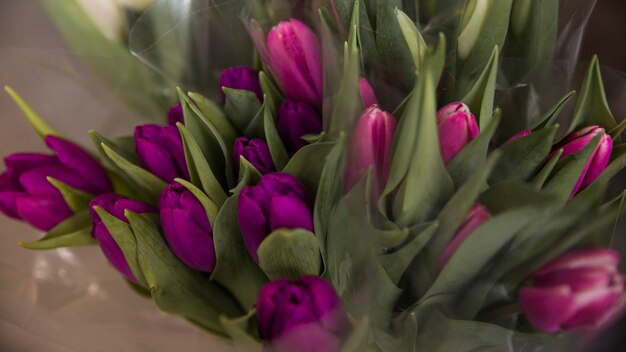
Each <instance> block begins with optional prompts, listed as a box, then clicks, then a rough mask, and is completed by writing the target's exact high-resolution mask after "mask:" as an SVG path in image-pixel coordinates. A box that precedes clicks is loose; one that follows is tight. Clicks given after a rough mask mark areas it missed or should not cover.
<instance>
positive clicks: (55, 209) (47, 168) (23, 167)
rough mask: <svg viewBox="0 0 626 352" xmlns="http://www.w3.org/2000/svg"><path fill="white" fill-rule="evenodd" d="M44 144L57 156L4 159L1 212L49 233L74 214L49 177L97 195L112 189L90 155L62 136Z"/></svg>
mask: <svg viewBox="0 0 626 352" xmlns="http://www.w3.org/2000/svg"><path fill="white" fill-rule="evenodd" d="M45 142H46V144H47V145H48V147H49V148H50V149H52V150H53V151H54V152H56V155H54V156H53V155H45V154H36V153H30V154H29V153H21V154H13V155H11V156H8V157H6V158H5V159H4V162H5V164H6V166H7V171H6V172H4V173H3V174H2V175H0V210H1V211H2V212H3V213H5V214H6V215H8V216H10V217H13V218H16V219H21V220H24V221H26V222H28V223H29V224H31V225H32V226H34V227H36V228H38V229H40V230H43V231H49V230H50V229H52V228H53V227H55V226H56V225H58V224H59V223H60V222H61V221H63V220H65V219H66V218H68V217H69V216H71V215H72V213H73V212H72V210H70V208H69V207H68V205H67V204H66V203H65V200H64V199H63V196H62V195H61V193H60V192H59V191H58V190H57V189H56V188H55V187H54V186H53V185H52V184H51V183H50V182H49V181H48V177H52V178H54V179H57V180H59V181H61V182H63V183H65V184H67V185H69V186H70V187H73V188H76V189H79V190H81V191H84V192H87V193H91V194H94V195H95V194H100V193H104V192H110V191H111V189H112V188H111V182H110V181H109V178H108V176H107V174H106V171H105V170H104V169H103V168H102V166H100V164H99V163H98V161H97V160H96V159H94V158H93V157H92V156H91V155H90V154H89V153H87V152H86V151H84V150H82V149H81V148H80V147H78V146H76V145H75V144H73V143H71V142H69V141H66V140H64V139H62V138H59V137H55V136H51V135H49V136H47V137H46V138H45Z"/></svg>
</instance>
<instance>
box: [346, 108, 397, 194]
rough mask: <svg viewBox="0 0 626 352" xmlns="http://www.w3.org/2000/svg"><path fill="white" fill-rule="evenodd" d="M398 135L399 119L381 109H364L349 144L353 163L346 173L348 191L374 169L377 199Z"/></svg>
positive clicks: (349, 165)
mask: <svg viewBox="0 0 626 352" xmlns="http://www.w3.org/2000/svg"><path fill="white" fill-rule="evenodd" d="M395 132H396V119H395V118H394V117H393V116H392V115H391V114H390V113H388V112H386V111H382V110H381V109H379V108H378V105H372V106H370V107H369V108H367V109H365V111H364V112H363V114H362V115H361V117H359V120H358V121H357V123H356V127H355V129H354V134H353V135H352V139H351V141H352V142H351V144H350V161H349V164H348V168H347V171H346V190H349V189H350V188H352V187H353V186H354V185H355V184H356V183H357V182H358V181H359V179H360V178H361V177H362V176H363V174H364V173H365V172H366V171H367V170H368V169H369V168H370V167H372V168H373V177H374V190H373V192H374V196H377V195H378V194H380V192H381V191H382V189H383V188H384V185H385V183H386V182H387V176H388V175H389V163H390V159H391V145H392V142H393V135H394V133H395Z"/></svg>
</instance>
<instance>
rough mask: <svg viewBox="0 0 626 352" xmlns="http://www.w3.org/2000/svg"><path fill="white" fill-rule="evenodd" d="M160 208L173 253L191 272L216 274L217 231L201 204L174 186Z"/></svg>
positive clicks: (184, 190) (180, 186)
mask: <svg viewBox="0 0 626 352" xmlns="http://www.w3.org/2000/svg"><path fill="white" fill-rule="evenodd" d="M159 208H160V209H161V210H160V212H161V226H162V227H163V233H164V234H165V240H166V241H167V243H168V245H169V246H170V249H171V250H172V252H174V254H176V256H177V257H178V259H180V260H181V261H182V262H183V263H185V264H186V265H187V266H189V267H190V268H193V269H196V270H198V271H205V272H211V271H213V269H214V268H215V248H214V246H213V229H212V228H211V224H210V223H209V218H208V216H207V213H206V211H205V210H204V207H203V206H202V204H201V203H200V201H199V200H198V199H197V198H196V197H195V196H194V195H193V193H191V192H190V191H188V190H187V189H186V188H185V187H183V186H182V185H180V184H178V183H176V182H174V183H172V184H170V185H169V186H168V187H167V188H166V189H165V190H164V191H163V193H161V200H160V202H159Z"/></svg>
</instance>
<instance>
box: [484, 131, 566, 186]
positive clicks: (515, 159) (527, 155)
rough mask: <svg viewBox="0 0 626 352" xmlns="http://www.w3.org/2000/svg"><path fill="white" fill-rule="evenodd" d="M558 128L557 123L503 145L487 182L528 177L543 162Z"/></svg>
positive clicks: (525, 179)
mask: <svg viewBox="0 0 626 352" xmlns="http://www.w3.org/2000/svg"><path fill="white" fill-rule="evenodd" d="M558 129H559V125H553V126H551V127H548V128H544V129H542V130H539V131H536V132H534V133H531V134H530V135H528V136H524V137H522V138H519V139H517V140H515V141H513V142H511V143H509V144H507V145H505V146H503V147H502V148H501V150H502V158H500V161H499V162H498V164H497V165H496V167H495V168H494V170H493V174H492V175H491V177H490V178H489V183H490V184H494V183H497V182H502V181H527V180H528V179H530V178H531V177H532V176H533V175H535V173H536V172H537V170H538V169H539V168H540V167H541V166H542V165H543V164H545V161H546V159H547V158H548V155H549V154H550V150H551V149H552V143H553V141H554V136H555V135H556V131H557V130H558Z"/></svg>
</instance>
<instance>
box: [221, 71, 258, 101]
mask: <svg viewBox="0 0 626 352" xmlns="http://www.w3.org/2000/svg"><path fill="white" fill-rule="evenodd" d="M219 84H220V92H219V93H220V97H221V98H222V101H225V100H226V95H225V94H224V91H223V90H222V88H231V89H239V90H247V91H250V92H252V93H254V94H255V95H256V97H257V99H259V101H263V92H262V90H261V83H260V82H259V72H257V71H256V70H254V69H251V68H249V67H246V66H236V67H229V68H227V69H225V70H224V71H223V72H222V75H221V76H220V83H219Z"/></svg>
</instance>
